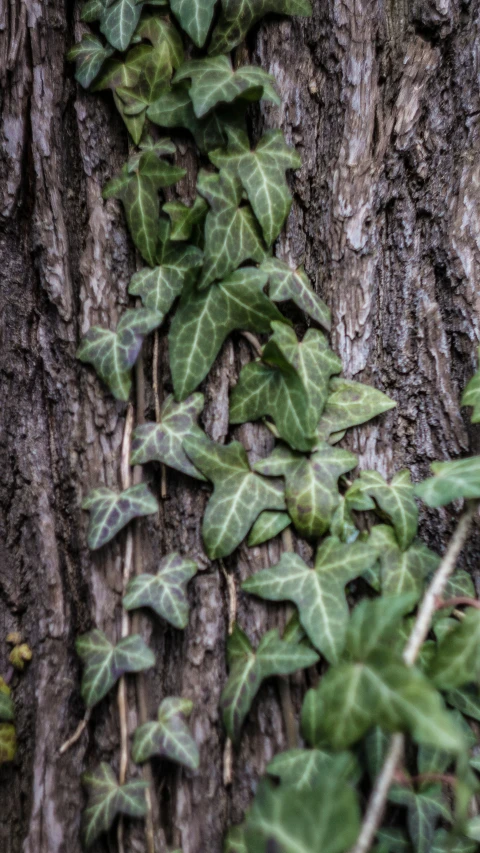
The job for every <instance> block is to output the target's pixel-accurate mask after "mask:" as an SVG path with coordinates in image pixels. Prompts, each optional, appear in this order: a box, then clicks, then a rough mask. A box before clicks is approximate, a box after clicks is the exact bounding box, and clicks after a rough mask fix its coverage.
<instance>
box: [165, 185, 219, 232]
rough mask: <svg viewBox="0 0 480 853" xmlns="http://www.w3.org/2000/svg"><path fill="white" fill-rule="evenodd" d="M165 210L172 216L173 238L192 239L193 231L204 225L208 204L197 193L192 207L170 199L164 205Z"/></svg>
mask: <svg viewBox="0 0 480 853" xmlns="http://www.w3.org/2000/svg"><path fill="white" fill-rule="evenodd" d="M163 210H164V211H165V213H167V214H168V216H169V217H170V221H171V225H172V230H171V232H170V239H171V240H175V241H176V240H190V238H191V236H192V231H193V230H194V228H196V227H197V226H200V225H202V223H203V220H204V219H205V216H206V213H207V210H208V205H207V202H206V201H204V199H203V198H201V197H200V196H198V195H197V197H196V198H195V201H194V203H193V204H192V205H191V207H188V206H187V205H186V204H183V202H181V201H169V202H168V203H167V204H164V205H163Z"/></svg>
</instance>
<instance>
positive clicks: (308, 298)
mask: <svg viewBox="0 0 480 853" xmlns="http://www.w3.org/2000/svg"><path fill="white" fill-rule="evenodd" d="M260 269H261V270H262V271H263V272H266V273H267V275H268V281H269V296H270V299H271V300H272V301H273V302H284V301H285V300H287V299H291V300H292V302H294V303H295V305H298V307H299V308H301V310H302V311H304V312H305V314H308V316H309V317H311V318H312V320H315V321H316V322H317V323H319V325H320V326H323V328H324V329H326V330H327V332H328V331H330V326H331V315H330V310H329V308H327V306H326V305H325V303H324V302H323V301H322V300H321V299H320V297H319V296H317V294H316V293H315V291H314V290H313V289H312V287H311V286H310V282H309V280H308V278H307V276H306V274H305V271H304V269H303V267H299V268H298V269H296V270H295V269H291V268H290V267H289V266H288V264H286V263H284V261H281V260H279V259H278V258H266V260H264V262H263V263H262V265H261V267H260ZM341 369H342V367H341V364H340V366H339V371H338V372H340V370H341Z"/></svg>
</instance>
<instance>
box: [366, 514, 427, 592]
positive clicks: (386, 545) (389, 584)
mask: <svg viewBox="0 0 480 853" xmlns="http://www.w3.org/2000/svg"><path fill="white" fill-rule="evenodd" d="M369 542H370V544H371V546H372V547H373V548H375V550H376V551H377V554H378V559H379V561H380V588H381V590H382V594H383V595H384V596H386V595H388V596H390V595H401V594H403V593H407V592H410V593H414V595H415V598H416V601H419V600H420V598H421V597H422V594H423V591H424V588H425V580H426V578H427V577H428V576H429V575H431V574H433V572H434V571H435V570H436V568H437V566H438V564H439V562H440V558H439V557H438V555H437V554H435V553H434V552H433V551H430V549H429V548H427V546H426V545H425V544H424V543H423V542H421V541H420V540H414V542H413V543H412V545H410V547H409V548H407V550H406V551H402V550H401V548H400V547H399V545H398V541H397V537H396V536H395V533H394V531H393V529H392V528H391V527H390V526H389V525H388V524H378V525H376V526H375V527H374V528H373V530H372V532H371V533H370V538H369Z"/></svg>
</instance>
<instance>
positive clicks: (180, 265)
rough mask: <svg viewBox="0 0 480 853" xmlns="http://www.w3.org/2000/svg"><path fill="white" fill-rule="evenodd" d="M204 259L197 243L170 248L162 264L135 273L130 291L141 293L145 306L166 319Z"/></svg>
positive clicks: (134, 293) (136, 294)
mask: <svg viewBox="0 0 480 853" xmlns="http://www.w3.org/2000/svg"><path fill="white" fill-rule="evenodd" d="M202 258H203V256H202V253H201V251H200V249H197V248H196V246H182V247H173V248H172V247H168V248H167V249H166V251H165V252H164V255H163V258H162V263H161V264H160V265H159V266H155V267H153V269H151V268H149V267H144V268H143V269H141V270H139V271H138V272H136V273H135V274H134V275H133V276H132V279H131V281H130V285H129V288H128V292H129V293H130V294H131V295H132V296H140V297H141V299H142V302H143V304H144V306H145V308H150V309H151V310H152V311H158V312H159V314H161V316H162V320H163V318H164V317H165V315H166V314H168V312H169V311H170V308H171V307H172V305H173V303H174V301H175V299H176V298H177V296H180V294H181V292H182V290H183V288H184V287H185V285H186V284H188V283H190V282H191V281H192V280H193V279H194V278H195V277H196V275H197V272H198V270H199V268H200V267H201V265H202Z"/></svg>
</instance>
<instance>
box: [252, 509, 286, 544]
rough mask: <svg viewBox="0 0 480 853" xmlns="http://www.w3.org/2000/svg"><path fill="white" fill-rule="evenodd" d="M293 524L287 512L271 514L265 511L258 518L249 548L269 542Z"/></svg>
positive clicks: (253, 528)
mask: <svg viewBox="0 0 480 853" xmlns="http://www.w3.org/2000/svg"><path fill="white" fill-rule="evenodd" d="M290 523H291V520H290V516H289V515H288V514H287V513H286V512H270V511H269V510H265V511H264V512H261V513H260V515H259V516H258V518H257V520H256V522H255V524H254V525H253V527H252V529H251V531H250V534H249V536H248V539H247V545H248V546H249V548H253V547H254V546H255V545H261V544H262V543H263V542H268V540H269V539H273V538H274V536H278V534H279V533H281V532H282V530H285V528H286V527H288V525H289V524H290Z"/></svg>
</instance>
